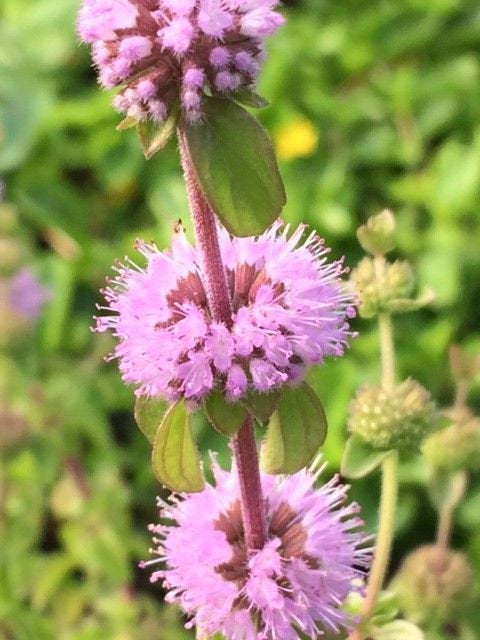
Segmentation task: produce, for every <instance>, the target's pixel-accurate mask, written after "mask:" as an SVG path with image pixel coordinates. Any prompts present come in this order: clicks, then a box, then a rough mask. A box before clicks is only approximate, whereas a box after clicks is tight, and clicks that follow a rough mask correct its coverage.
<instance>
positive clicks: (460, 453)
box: [422, 408, 480, 472]
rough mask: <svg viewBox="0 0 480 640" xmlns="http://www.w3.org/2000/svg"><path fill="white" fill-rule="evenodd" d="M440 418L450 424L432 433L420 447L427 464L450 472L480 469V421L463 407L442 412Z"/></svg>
mask: <svg viewBox="0 0 480 640" xmlns="http://www.w3.org/2000/svg"><path fill="white" fill-rule="evenodd" d="M443 415H444V416H445V417H446V418H448V419H449V420H451V424H450V425H449V426H448V427H446V428H445V429H442V430H441V431H437V432H436V433H432V435H430V436H429V437H428V438H427V439H426V440H425V442H424V443H423V445H422V452H423V455H424V456H425V459H426V460H427V462H428V463H429V465H430V466H431V467H432V468H433V469H439V470H442V471H453V472H454V471H460V470H462V469H468V470H472V471H474V470H477V469H480V419H479V418H477V417H475V416H474V415H473V414H472V413H471V412H470V411H469V410H468V409H465V408H462V409H460V410H458V409H457V410H454V409H452V410H450V411H445V412H444V414H443Z"/></svg>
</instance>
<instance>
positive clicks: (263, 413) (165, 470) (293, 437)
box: [135, 383, 327, 492]
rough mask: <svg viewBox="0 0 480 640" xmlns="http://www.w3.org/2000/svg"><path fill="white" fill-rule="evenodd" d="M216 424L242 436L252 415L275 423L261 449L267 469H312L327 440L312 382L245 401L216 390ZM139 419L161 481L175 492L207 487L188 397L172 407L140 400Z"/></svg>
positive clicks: (211, 407)
mask: <svg viewBox="0 0 480 640" xmlns="http://www.w3.org/2000/svg"><path fill="white" fill-rule="evenodd" d="M205 410H206V413H207V416H208V418H209V420H210V422H212V424H213V425H214V427H215V428H216V429H217V430H218V431H220V432H221V433H223V435H226V436H228V437H232V436H234V435H235V434H236V432H237V431H238V429H239V428H240V427H241V425H242V423H243V421H244V420H245V418H246V417H247V415H248V414H251V415H254V416H255V418H256V419H257V420H259V421H260V422H262V423H264V422H266V421H267V420H268V418H269V416H271V417H270V421H269V424H268V427H267V433H266V436H265V439H264V441H263V443H262V448H261V460H260V462H261V467H262V469H263V470H264V471H265V472H266V473H272V474H279V473H295V472H297V471H299V470H300V469H303V468H304V467H306V466H307V465H308V464H309V463H310V462H311V460H312V459H313V458H314V457H315V455H316V454H317V452H318V449H319V447H320V446H321V445H322V444H323V442H324V441H325V437H326V433H327V421H326V417H325V412H324V410H323V407H322V404H321V402H320V400H319V399H318V397H317V396H316V394H315V392H314V391H313V390H312V389H311V387H309V386H308V385H307V384H306V383H302V384H301V385H299V386H297V387H285V388H284V389H283V390H282V392H281V393H280V392H277V393H272V394H250V395H248V396H247V398H246V399H245V401H244V402H243V403H228V402H226V401H225V399H224V398H223V396H222V394H221V393H220V392H219V391H214V392H212V393H211V394H210V396H209V397H208V399H207V401H206V403H205ZM135 419H136V421H137V423H138V425H139V427H140V429H141V430H142V431H143V433H144V434H145V435H146V436H147V438H148V439H149V441H150V442H151V443H152V445H153V451H152V464H153V470H154V472H155V475H156V477H157V479H158V480H159V481H160V482H161V483H162V484H164V485H165V486H167V487H169V488H170V489H172V490H173V491H187V492H194V491H201V490H202V489H203V488H204V486H205V480H204V477H203V473H202V468H201V461H200V457H199V455H198V451H197V448H196V444H195V442H194V439H193V435H192V429H191V424H190V416H189V414H188V412H187V410H186V407H185V402H184V400H179V401H177V402H176V403H175V404H173V405H172V406H171V407H169V408H168V409H167V405H166V403H165V402H163V401H159V400H156V399H145V398H139V399H138V400H137V402H136V405H135Z"/></svg>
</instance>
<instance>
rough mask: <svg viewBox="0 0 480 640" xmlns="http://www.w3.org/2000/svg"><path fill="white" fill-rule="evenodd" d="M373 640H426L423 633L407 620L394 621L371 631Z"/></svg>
mask: <svg viewBox="0 0 480 640" xmlns="http://www.w3.org/2000/svg"><path fill="white" fill-rule="evenodd" d="M369 634H370V636H371V637H372V640H425V636H424V634H423V631H422V630H421V629H419V628H418V627H417V625H416V624H413V623H412V622H407V620H394V622H389V623H388V624H386V625H384V626H383V627H375V628H373V629H372V630H371V631H369Z"/></svg>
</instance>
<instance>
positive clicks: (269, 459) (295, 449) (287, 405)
mask: <svg viewBox="0 0 480 640" xmlns="http://www.w3.org/2000/svg"><path fill="white" fill-rule="evenodd" d="M326 434H327V419H326V417H325V412H324V410H323V407H322V404H321V403H320V400H319V399H318V397H317V396H316V394H315V392H314V391H313V390H312V389H311V387H309V386H308V385H307V384H306V383H305V382H304V383H303V384H301V385H300V386H298V387H290V388H289V387H287V388H285V389H283V390H282V394H281V397H280V401H279V403H278V407H277V410H276V412H275V413H274V414H273V415H272V417H271V419H270V424H269V426H268V430H267V435H266V437H265V440H264V441H263V444H262V451H261V466H262V468H263V470H264V471H266V472H267V473H295V472H296V471H299V470H300V469H302V468H303V467H306V466H307V465H308V464H309V463H310V462H311V460H312V459H313V457H314V456H315V454H316V453H317V451H318V448H319V447H320V446H321V445H322V444H323V442H324V440H325V437H326Z"/></svg>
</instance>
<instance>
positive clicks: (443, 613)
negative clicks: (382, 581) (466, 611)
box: [392, 545, 472, 623]
mask: <svg viewBox="0 0 480 640" xmlns="http://www.w3.org/2000/svg"><path fill="white" fill-rule="evenodd" d="M471 583H472V571H471V569H470V566H469V563H468V560H467V558H466V556H465V555H464V554H463V553H460V552H458V551H451V550H447V551H444V550H441V549H439V548H438V547H436V546H435V545H425V546H423V547H420V548H418V549H416V550H415V551H413V552H412V553H410V554H409V555H408V556H407V557H406V559H405V560H404V562H403V564H402V566H401V567H400V570H399V572H398V574H397V576H396V577H395V578H394V581H393V585H392V586H393V589H394V591H396V593H397V596H398V603H399V606H400V608H401V610H402V611H403V612H404V613H405V615H406V617H407V618H408V619H409V620H411V621H412V622H416V623H422V622H424V621H426V620H429V619H430V618H432V617H433V618H435V619H437V620H438V619H440V620H443V621H448V620H449V618H450V616H451V615H452V614H453V613H454V612H455V611H456V610H457V609H459V608H461V606H462V604H463V603H464V601H465V599H466V597H468V594H469V591H470V588H471Z"/></svg>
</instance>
